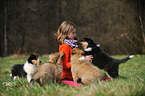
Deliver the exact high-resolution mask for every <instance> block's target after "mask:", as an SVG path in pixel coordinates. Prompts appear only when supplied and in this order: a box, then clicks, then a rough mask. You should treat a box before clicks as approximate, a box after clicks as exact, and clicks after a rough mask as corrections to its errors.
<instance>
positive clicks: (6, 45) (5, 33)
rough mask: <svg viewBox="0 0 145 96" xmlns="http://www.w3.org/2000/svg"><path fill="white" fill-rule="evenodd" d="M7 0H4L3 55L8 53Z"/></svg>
mask: <svg viewBox="0 0 145 96" xmlns="http://www.w3.org/2000/svg"><path fill="white" fill-rule="evenodd" d="M8 4H9V2H8V0H5V17H4V18H5V21H4V22H5V24H4V56H7V55H8V35H7V34H8V33H7V26H8V20H7V19H8V6H9V5H8Z"/></svg>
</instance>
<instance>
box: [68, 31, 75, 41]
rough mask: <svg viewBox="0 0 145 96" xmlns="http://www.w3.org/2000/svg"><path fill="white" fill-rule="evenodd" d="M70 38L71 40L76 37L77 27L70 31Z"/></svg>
mask: <svg viewBox="0 0 145 96" xmlns="http://www.w3.org/2000/svg"><path fill="white" fill-rule="evenodd" d="M67 37H68V38H70V39H71V40H74V38H75V37H76V29H74V31H73V32H70V33H69V34H68V35H67Z"/></svg>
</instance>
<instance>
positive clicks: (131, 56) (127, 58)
mask: <svg viewBox="0 0 145 96" xmlns="http://www.w3.org/2000/svg"><path fill="white" fill-rule="evenodd" d="M133 57H134V55H130V56H128V57H126V58H123V59H121V60H118V64H120V63H125V62H126V61H128V60H129V59H131V58H133Z"/></svg>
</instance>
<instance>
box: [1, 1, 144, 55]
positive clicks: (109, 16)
mask: <svg viewBox="0 0 145 96" xmlns="http://www.w3.org/2000/svg"><path fill="white" fill-rule="evenodd" d="M0 5H1V6H0V21H1V22H0V23H1V25H0V56H6V55H11V54H15V53H18V54H21V53H33V52H37V53H39V54H48V53H52V52H55V51H58V44H57V42H56V40H55V37H54V33H55V32H56V31H57V28H58V26H59V25H60V24H61V23H62V22H63V21H65V20H68V21H72V22H74V23H75V24H76V25H77V26H78V28H77V36H78V38H79V39H83V38H84V37H91V38H92V39H93V40H94V41H95V42H97V43H99V44H101V46H102V49H103V50H104V51H105V52H107V53H108V54H144V53H145V35H144V34H145V32H144V25H145V18H144V17H145V1H144V0H1V1H0Z"/></svg>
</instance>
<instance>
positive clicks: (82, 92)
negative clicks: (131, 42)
mask: <svg viewBox="0 0 145 96" xmlns="http://www.w3.org/2000/svg"><path fill="white" fill-rule="evenodd" d="M113 57H114V58H118V59H121V58H124V57H126V56H113ZM40 59H41V61H42V62H46V61H47V58H46V57H40ZM26 60H27V58H26V57H23V58H9V57H5V58H1V59H0V95H1V96H25V95H26V96H144V95H145V55H136V56H135V57H134V58H133V59H131V60H129V61H128V62H126V63H124V64H121V65H120V67H119V75H120V76H119V77H118V78H117V79H114V80H112V81H107V82H105V81H102V82H101V83H92V84H90V85H87V86H80V87H69V86H67V85H65V84H62V85H60V84H46V85H45V86H43V87H38V85H37V84H36V83H34V86H35V87H36V89H33V88H30V87H29V83H28V82H27V79H26V78H17V79H16V80H15V81H12V80H11V77H10V74H11V71H10V70H11V67H12V66H13V64H17V63H20V64H21V63H22V64H23V63H25V62H26Z"/></svg>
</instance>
